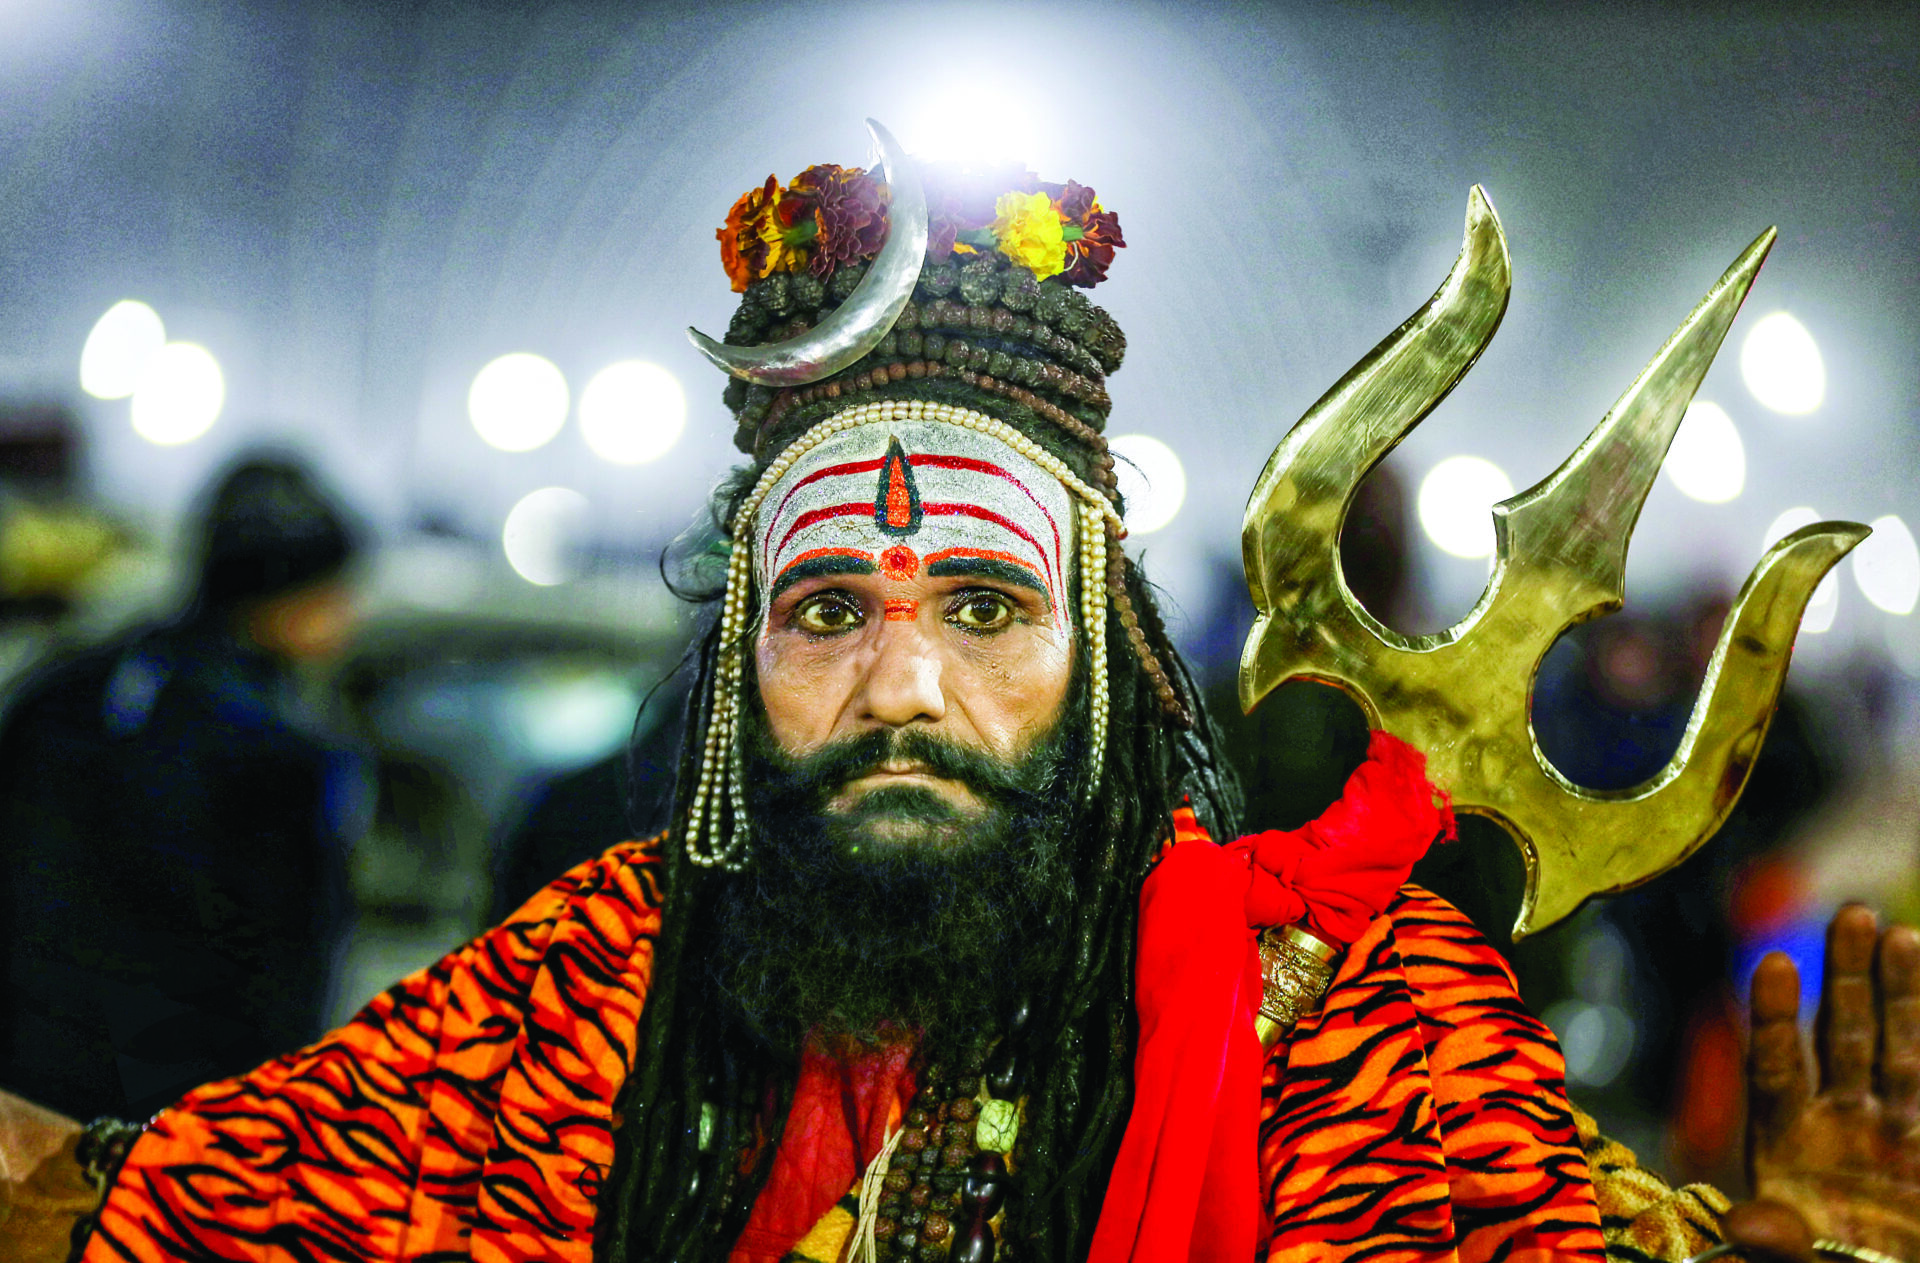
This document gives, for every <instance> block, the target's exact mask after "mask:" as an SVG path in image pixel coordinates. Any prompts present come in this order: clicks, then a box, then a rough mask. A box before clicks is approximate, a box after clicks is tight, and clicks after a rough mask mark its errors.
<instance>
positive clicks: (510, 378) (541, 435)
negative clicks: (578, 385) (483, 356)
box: [467, 351, 569, 452]
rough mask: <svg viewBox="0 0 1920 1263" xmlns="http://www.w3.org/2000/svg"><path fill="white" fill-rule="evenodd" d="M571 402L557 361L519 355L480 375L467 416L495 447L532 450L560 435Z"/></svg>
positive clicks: (470, 392)
mask: <svg viewBox="0 0 1920 1263" xmlns="http://www.w3.org/2000/svg"><path fill="white" fill-rule="evenodd" d="M568 403H569V396H568V394H567V379H566V376H565V375H564V374H562V373H561V371H560V369H559V367H558V366H557V365H555V364H554V362H553V361H552V360H549V359H547V358H546V357H544V356H540V355H533V354H530V353H529V352H526V351H515V352H513V353H512V354H511V355H502V356H501V357H500V358H498V359H496V360H491V361H489V362H488V363H487V365H486V367H485V368H482V369H481V370H480V371H479V372H478V373H475V374H474V376H473V387H472V389H470V390H468V391H467V416H468V417H469V418H471V419H472V421H473V428H474V429H476V430H478V431H479V432H480V437H481V438H483V439H485V440H486V441H487V444H488V445H489V446H491V447H497V448H499V449H500V450H501V451H503V452H530V451H532V450H533V449H534V448H536V447H539V446H540V445H542V444H543V443H546V442H547V441H549V440H550V439H552V438H553V436H554V435H556V434H558V433H560V427H561V426H562V425H565V424H566V420H567V405H568Z"/></svg>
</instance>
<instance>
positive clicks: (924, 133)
mask: <svg viewBox="0 0 1920 1263" xmlns="http://www.w3.org/2000/svg"><path fill="white" fill-rule="evenodd" d="M918 105H919V108H918V109H917V110H915V111H914V112H913V113H912V114H910V115H909V116H908V117H907V118H905V119H903V120H902V126H901V128H900V131H899V132H898V135H899V137H900V143H901V144H902V145H904V146H905V147H906V150H907V152H908V153H910V154H912V155H913V156H914V157H916V158H925V159H927V160H929V161H932V162H955V163H961V164H964V165H966V166H978V167H994V166H1001V165H1003V164H1006V163H1013V162H1017V163H1026V164H1031V163H1033V162H1034V161H1035V160H1036V152H1035V150H1036V147H1037V141H1038V138H1039V136H1040V134H1041V132H1040V127H1039V119H1038V118H1037V116H1036V112H1035V111H1034V109H1033V100H1032V96H1031V94H1030V93H1027V92H1021V91H1015V90H1012V89H1011V88H1010V87H1008V86H1003V85H999V84H995V83H992V82H990V81H987V80H983V79H969V80H965V81H961V82H952V81H949V82H945V83H941V84H939V85H937V86H935V87H933V88H932V89H931V90H930V91H928V92H927V94H926V95H925V96H923V97H921V98H920V99H919V102H918Z"/></svg>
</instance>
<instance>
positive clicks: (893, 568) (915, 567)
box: [880, 544, 920, 579]
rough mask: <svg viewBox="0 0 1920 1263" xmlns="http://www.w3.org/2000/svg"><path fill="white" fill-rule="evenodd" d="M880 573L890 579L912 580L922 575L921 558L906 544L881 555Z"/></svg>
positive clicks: (898, 545)
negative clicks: (917, 575)
mask: <svg viewBox="0 0 1920 1263" xmlns="http://www.w3.org/2000/svg"><path fill="white" fill-rule="evenodd" d="M880 573H881V574H883V575H885V576H887V578H889V579H911V578H913V576H915V575H916V574H919V573H920V556H919V554H918V553H916V552H914V551H913V549H911V548H908V547H907V546H906V545H905V544H895V545H894V546H893V547H892V548H889V549H887V551H885V552H883V553H881V554H880Z"/></svg>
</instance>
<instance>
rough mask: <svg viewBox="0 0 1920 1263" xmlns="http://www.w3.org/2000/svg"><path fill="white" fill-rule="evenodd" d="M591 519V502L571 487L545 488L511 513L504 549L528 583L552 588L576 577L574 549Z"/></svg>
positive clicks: (532, 493)
mask: <svg viewBox="0 0 1920 1263" xmlns="http://www.w3.org/2000/svg"><path fill="white" fill-rule="evenodd" d="M586 519H587V498H586V497H585V496H583V495H581V494H580V493H579V492H578V491H575V490H573V489H572V488H570V487H542V488H541V489H540V490H538V491H530V492H528V493H527V494H526V495H524V496H522V497H521V498H520V503H518V504H516V505H514V506H513V508H512V509H511V510H509V511H508V513H507V522H506V526H505V527H504V528H503V529H502V530H501V532H500V547H501V549H502V550H503V551H504V552H505V553H506V554H507V564H508V565H510V566H512V567H513V569H514V572H515V573H516V574H518V575H519V576H520V577H521V578H522V579H525V580H526V581H527V582H528V583H532V584H538V585H539V586H540V587H543V588H547V587H552V586H553V585H554V584H556V583H565V582H566V581H567V580H569V579H571V578H573V576H574V558H573V552H574V547H575V545H577V544H578V543H579V540H580V537H581V534H582V533H583V528H584V527H585V526H586Z"/></svg>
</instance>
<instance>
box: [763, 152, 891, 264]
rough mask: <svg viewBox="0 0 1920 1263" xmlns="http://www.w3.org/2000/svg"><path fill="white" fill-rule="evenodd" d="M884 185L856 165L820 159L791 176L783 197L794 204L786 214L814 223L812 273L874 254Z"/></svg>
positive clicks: (882, 232)
mask: <svg viewBox="0 0 1920 1263" xmlns="http://www.w3.org/2000/svg"><path fill="white" fill-rule="evenodd" d="M884 190H885V186H883V185H882V184H881V183H880V182H879V181H877V180H875V179H874V178H873V177H872V176H871V175H869V174H868V173H867V172H865V171H863V170H861V169H860V168H859V167H853V168H847V167H840V166H835V165H833V164H832V163H823V164H821V165H819V166H812V167H808V168H807V169H806V170H805V171H802V172H801V173H800V174H799V175H796V176H795V177H793V185H792V187H791V188H790V189H789V190H788V194H787V195H788V197H789V199H792V200H793V201H794V202H795V209H794V210H793V212H792V216H793V218H794V220H795V222H796V223H798V222H799V220H800V217H801V216H802V215H811V216H812V218H813V221H814V225H815V228H814V240H813V258H812V262H811V264H810V267H811V269H812V271H813V273H814V275H815V276H819V277H821V278H823V279H824V278H825V277H828V276H831V275H832V274H833V271H834V269H836V268H839V267H842V266H844V265H846V264H849V263H857V262H859V261H860V260H861V259H870V258H872V257H873V256H874V255H876V254H878V253H880V247H881V246H882V245H883V244H884V243H885V242H886V237H887V202H886V196H885V191H884Z"/></svg>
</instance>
